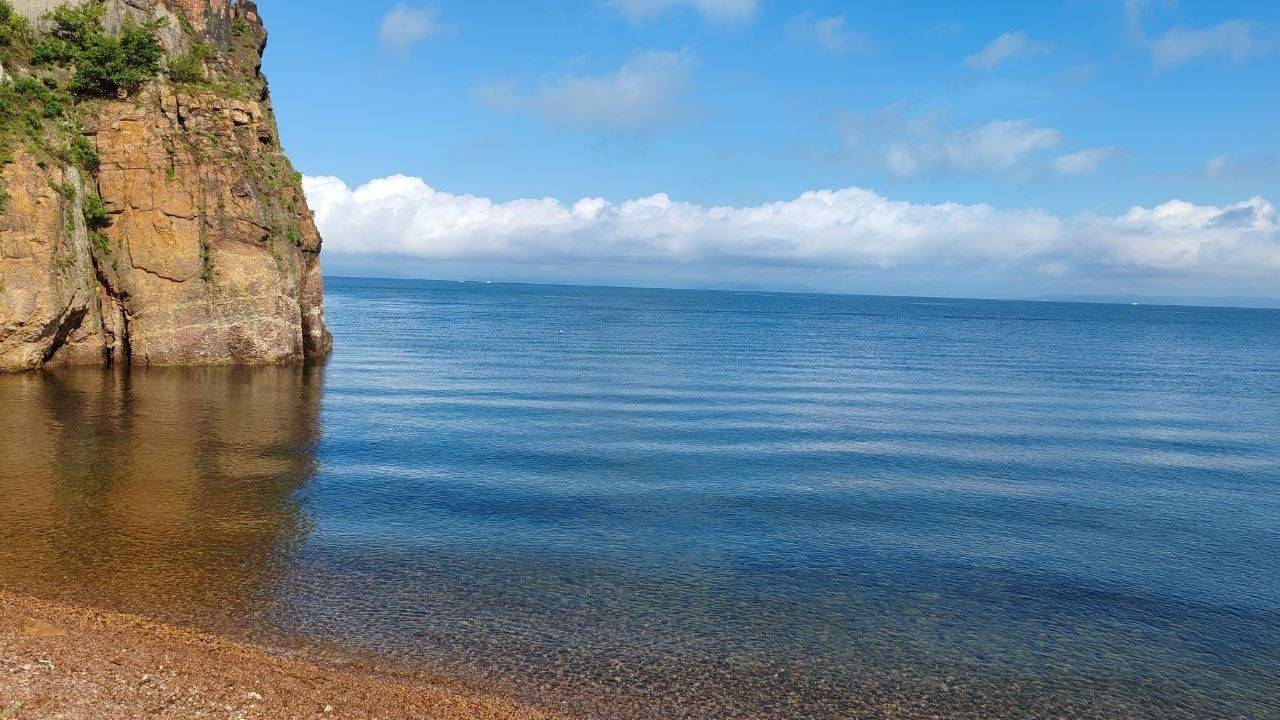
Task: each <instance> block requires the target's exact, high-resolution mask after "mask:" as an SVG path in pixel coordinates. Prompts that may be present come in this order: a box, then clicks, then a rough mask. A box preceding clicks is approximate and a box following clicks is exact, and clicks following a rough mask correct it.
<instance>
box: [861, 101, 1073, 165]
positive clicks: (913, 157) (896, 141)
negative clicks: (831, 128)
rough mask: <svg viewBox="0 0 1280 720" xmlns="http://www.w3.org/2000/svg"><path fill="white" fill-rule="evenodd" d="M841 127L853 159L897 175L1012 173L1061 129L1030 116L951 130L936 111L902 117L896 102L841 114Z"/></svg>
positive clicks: (1055, 141)
mask: <svg viewBox="0 0 1280 720" xmlns="http://www.w3.org/2000/svg"><path fill="white" fill-rule="evenodd" d="M842 125H843V131H844V137H845V141H846V143H847V144H848V146H849V148H850V150H851V151H852V152H853V154H854V156H855V158H856V159H857V160H859V161H860V162H864V163H867V164H871V165H874V166H877V167H882V168H883V169H885V170H887V171H888V172H889V173H890V174H891V175H894V176H895V177H899V178H905V177H911V176H913V175H919V174H941V175H969V174H1016V173H1019V172H1024V171H1026V169H1027V168H1028V165H1029V163H1030V162H1031V160H1033V159H1034V158H1036V157H1037V156H1038V155H1039V154H1040V153H1042V152H1044V151H1047V150H1050V149H1052V148H1055V147H1057V146H1058V145H1060V144H1061V143H1062V133H1061V132H1059V131H1057V130H1055V129H1053V128H1046V127H1040V126H1039V125H1037V124H1036V123H1035V121H1033V120H1027V119H1019V120H996V121H992V122H988V123H983V124H979V125H973V126H970V127H966V128H959V129H955V128H949V127H946V126H945V124H944V122H943V118H942V117H941V116H940V115H937V114H928V115H920V116H916V117H906V116H904V115H903V114H902V112H901V110H900V109H899V108H898V107H896V106H895V107H889V108H886V109H884V110H881V111H880V112H878V113H875V114H873V115H856V114H849V115H845V116H844V118H843V119H842Z"/></svg>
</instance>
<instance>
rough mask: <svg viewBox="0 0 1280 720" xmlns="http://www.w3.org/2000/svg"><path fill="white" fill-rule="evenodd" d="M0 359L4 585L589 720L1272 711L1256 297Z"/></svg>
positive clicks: (683, 311)
mask: <svg viewBox="0 0 1280 720" xmlns="http://www.w3.org/2000/svg"><path fill="white" fill-rule="evenodd" d="M328 308H329V317H330V320H331V322H332V325H333V330H334V333H335V335H336V336H337V350H336V352H335V354H334V356H333V358H332V359H331V360H330V361H329V362H328V363H327V364H325V365H324V366H313V367H308V368H287V369H263V370H249V369H233V370H211V369H205V370H165V371H158V370H153V371H134V372H131V373H127V374H126V373H106V374H104V373H100V372H82V371H75V372H51V373H46V374H44V375H36V376H23V377H3V378H0V585H3V586H6V587H9V588H12V589H17V590H21V591H25V592H31V593H36V594H40V595H45V596H52V597H59V598H63V599H69V600H74V601H79V602H92V603H97V604H102V605H107V606H111V607H117V608H122V609H126V610H132V611H136V612H142V613H146V614H149V615H153V616H158V617H161V618H165V619H170V620H176V621H180V622H188V623H194V624H197V625H200V626H206V627H212V628H215V629H220V630H223V631H226V632H232V633H235V634H238V635H249V636H252V637H262V638H279V637H286V636H287V637H291V638H295V639H297V640H298V641H299V642H315V643H324V644H331V643H336V644H338V646H342V647H348V648H350V649H351V650H352V651H353V652H366V651H372V652H376V653H379V654H380V655H383V656H385V657H387V659H389V660H391V661H394V662H403V663H409V664H412V665H414V666H417V667H421V668H425V669H430V670H434V671H442V672H447V673H451V674H455V675H458V676H462V677H465V678H469V679H471V680H473V681H475V682H477V683H482V684H493V685H496V686H499V687H502V688H506V689H508V690H511V691H514V692H517V693H519V694H522V695H526V696H528V697H536V698H541V699H543V700H544V701H547V702H550V703H556V704H560V703H563V704H567V705H568V706H569V707H573V708H576V709H578V710H580V711H582V712H583V713H586V714H589V715H591V716H593V717H602V718H651V717H654V718H685V717H687V718H824V719H826V718H855V717H856V718H862V717H867V718H875V717H903V718H928V717H947V718H1010V719H1013V718H1033V717H1039V718H1049V717H1052V718H1153V719H1154V718H1161V719H1164V718H1169V719H1172V718H1178V719H1179V720H1183V719H1185V718H1198V719H1210V720H1212V719H1216V718H1223V719H1225V718H1233V719H1235V718H1238V719H1240V720H1246V719H1247V720H1267V719H1272V718H1280V700H1278V699H1277V698H1280V312H1277V311H1262V310H1222V309H1195V308H1172V307H1126V306H1090V305H1075V304H1033V303H1009V302H982V301H944V300H924V299H890V298H858V297H826V296H798V295H767V294H732V293H700V292H674V291H646V290H612V289H582V288H557V287H525V286H503V285H477V284H457V283H428V282H392V281H369V280H342V279H338V280H333V281H331V283H330V288H329V301H328Z"/></svg>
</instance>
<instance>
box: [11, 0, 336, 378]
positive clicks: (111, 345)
mask: <svg viewBox="0 0 1280 720" xmlns="http://www.w3.org/2000/svg"><path fill="white" fill-rule="evenodd" d="M266 38H267V35H266V31H265V29H264V28H263V25H262V20H261V18H260V16H259V14H258V10H257V6H256V4H255V3H253V2H249V1H248V0H83V1H82V2H80V3H78V4H75V3H73V4H65V5H59V4H58V3H57V2H55V1H54V0H7V1H6V0H0V65H2V69H0V162H3V165H0V371H21V370H31V369H36V368H41V367H51V366H60V365H104V366H108V365H112V364H138V365H229V364H269V363H283V362H290V361H295V360H300V359H302V358H304V357H308V356H320V355H324V354H326V353H327V352H328V351H329V349H330V347H331V345H332V339H331V336H330V334H329V331H328V329H327V328H326V327H325V323H324V310H323V294H324V290H323V281H322V279H321V276H320V261H319V255H320V246H321V240H320V235H319V233H318V232H317V230H316V226H315V223H314V222H313V220H312V216H311V212H310V210H309V209H308V208H307V203H306V198H305V197H304V196H303V193H302V185H301V177H300V176H299V175H298V173H296V172H295V171H294V170H293V167H292V165H290V163H289V160H288V158H287V157H286V156H285V154H284V152H283V150H282V149H281V147H280V140H279V133H278V131H277V128H276V122H275V116H274V113H273V111H272V107H271V101H270V95H269V92H268V88H267V81H266V78H264V77H263V75H262V72H261V63H262V51H263V50H264V48H265V47H266Z"/></svg>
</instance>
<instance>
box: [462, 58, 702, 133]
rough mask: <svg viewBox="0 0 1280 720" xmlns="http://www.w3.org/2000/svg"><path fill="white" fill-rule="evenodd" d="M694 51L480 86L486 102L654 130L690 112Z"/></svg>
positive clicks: (589, 124)
mask: <svg viewBox="0 0 1280 720" xmlns="http://www.w3.org/2000/svg"><path fill="white" fill-rule="evenodd" d="M692 68H693V55H692V53H690V52H687V51H685V52H666V51H656V50H651V51H649V52H645V53H642V54H640V55H637V56H636V57H634V58H632V59H631V60H630V61H628V62H627V63H626V64H624V65H623V66H622V67H620V68H618V70H616V71H615V72H613V73H610V74H607V75H567V76H564V77H561V78H559V79H557V80H554V81H552V82H547V83H544V84H543V85H542V86H540V87H539V88H538V89H537V90H535V91H533V92H529V93H522V92H520V90H519V89H518V88H517V87H516V86H515V85H514V84H512V83H510V82H506V83H497V84H493V85H487V86H484V87H481V88H480V89H479V91H478V96H479V99H480V101H481V102H483V103H484V104H486V105H488V106H490V107H493V108H496V109H499V110H508V111H514V112H525V113H530V114H533V115H537V116H539V117H541V118H543V119H545V120H548V121H549V122H552V123H555V124H557V125H560V126H563V127H572V128H583V129H592V130H598V129H608V128H618V129H624V130H633V131H645V130H653V129H655V128H657V127H660V126H662V125H668V124H672V123H674V122H678V121H679V120H680V119H682V118H683V117H684V116H685V115H686V109H685V106H686V102H685V100H686V98H685V95H686V94H687V91H688V89H689V86H690V77H689V76H690V73H691V70H692Z"/></svg>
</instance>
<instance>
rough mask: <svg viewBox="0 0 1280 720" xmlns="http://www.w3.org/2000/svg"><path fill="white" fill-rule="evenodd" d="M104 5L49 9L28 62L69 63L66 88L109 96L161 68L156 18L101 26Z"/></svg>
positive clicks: (146, 77) (78, 92)
mask: <svg viewBox="0 0 1280 720" xmlns="http://www.w3.org/2000/svg"><path fill="white" fill-rule="evenodd" d="M104 11H105V7H104V6H103V5H101V4H98V3H93V2H90V3H85V4H83V5H62V6H61V7H59V8H57V9H56V10H54V11H53V12H51V13H49V15H48V20H49V24H50V29H49V33H48V34H47V35H45V36H44V37H42V38H41V39H40V42H39V43H37V45H36V49H35V53H34V55H33V56H32V62H35V63H37V64H55V65H72V66H74V68H75V74H74V76H73V77H72V79H71V90H72V92H74V93H75V94H77V95H81V96H98V97H110V96H113V95H117V94H119V93H120V92H121V91H124V92H126V93H127V92H131V91H133V90H134V89H136V88H137V87H138V85H141V84H142V83H143V82H145V81H147V80H149V79H151V78H153V77H155V76H156V74H157V73H159V72H160V61H161V59H162V58H163V57H164V48H162V47H161V46H160V41H159V40H157V39H156V29H157V28H158V27H160V22H159V21H153V22H148V23H143V24H141V25H138V24H136V23H129V24H126V25H125V26H124V27H123V28H121V29H120V34H119V35H109V34H107V33H106V32H105V31H104V30H103V28H102V14H103V12H104Z"/></svg>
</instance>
